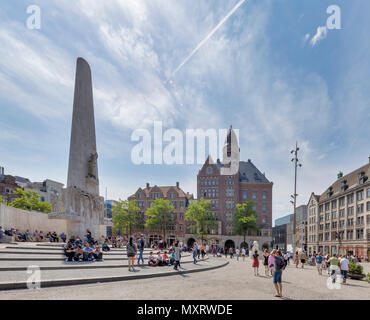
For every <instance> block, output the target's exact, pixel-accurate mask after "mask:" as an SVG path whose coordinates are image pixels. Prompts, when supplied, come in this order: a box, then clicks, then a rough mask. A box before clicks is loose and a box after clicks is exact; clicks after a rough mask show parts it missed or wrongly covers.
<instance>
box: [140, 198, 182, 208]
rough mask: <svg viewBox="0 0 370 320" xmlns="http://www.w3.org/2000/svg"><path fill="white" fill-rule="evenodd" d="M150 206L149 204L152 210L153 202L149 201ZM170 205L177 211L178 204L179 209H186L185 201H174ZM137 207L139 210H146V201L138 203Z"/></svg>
mask: <svg viewBox="0 0 370 320" xmlns="http://www.w3.org/2000/svg"><path fill="white" fill-rule="evenodd" d="M148 204H149V208H151V207H152V205H153V201H148ZM170 204H171V206H174V207H175V209H177V204H178V205H179V208H184V207H185V201H184V200H180V201H176V200H172V201H170ZM136 205H137V206H138V207H139V208H145V201H136Z"/></svg>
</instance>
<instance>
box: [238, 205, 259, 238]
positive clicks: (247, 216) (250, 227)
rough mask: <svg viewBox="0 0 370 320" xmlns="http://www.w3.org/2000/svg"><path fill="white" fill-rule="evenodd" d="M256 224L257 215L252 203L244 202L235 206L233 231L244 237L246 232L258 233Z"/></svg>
mask: <svg viewBox="0 0 370 320" xmlns="http://www.w3.org/2000/svg"><path fill="white" fill-rule="evenodd" d="M259 230H260V229H259V227H258V224H257V214H256V211H255V210H254V202H253V201H245V202H243V203H238V204H237V205H236V211H235V213H234V231H235V233H236V234H238V235H242V236H243V237H244V242H245V237H246V235H247V232H248V231H259Z"/></svg>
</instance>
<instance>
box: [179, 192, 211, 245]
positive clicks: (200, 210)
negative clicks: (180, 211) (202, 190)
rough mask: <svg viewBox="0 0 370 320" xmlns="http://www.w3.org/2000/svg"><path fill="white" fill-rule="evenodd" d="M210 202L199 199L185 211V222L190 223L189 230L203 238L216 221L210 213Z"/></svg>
mask: <svg viewBox="0 0 370 320" xmlns="http://www.w3.org/2000/svg"><path fill="white" fill-rule="evenodd" d="M211 206H212V204H211V201H210V200H204V198H201V199H200V200H198V201H192V202H191V203H190V205H189V207H188V209H187V210H186V214H185V220H187V221H189V222H192V224H191V225H190V226H189V228H190V229H191V230H192V231H193V232H195V233H197V234H198V235H199V236H201V237H202V242H203V237H204V236H205V235H207V234H210V228H212V227H214V226H215V225H216V219H215V217H214V216H213V213H212V211H211Z"/></svg>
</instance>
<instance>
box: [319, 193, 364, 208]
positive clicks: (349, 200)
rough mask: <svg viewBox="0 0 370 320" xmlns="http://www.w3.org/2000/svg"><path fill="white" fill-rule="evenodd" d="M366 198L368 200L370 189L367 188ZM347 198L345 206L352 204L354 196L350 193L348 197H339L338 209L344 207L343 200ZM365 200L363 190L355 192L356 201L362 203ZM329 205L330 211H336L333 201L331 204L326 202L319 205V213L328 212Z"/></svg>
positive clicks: (335, 202)
mask: <svg viewBox="0 0 370 320" xmlns="http://www.w3.org/2000/svg"><path fill="white" fill-rule="evenodd" d="M366 197H367V198H370V188H368V189H367V190H366ZM346 198H347V205H348V204H352V203H353V202H354V194H353V193H351V194H349V195H347V196H346V197H345V196H343V197H340V198H339V199H338V201H339V207H344V206H345V199H346ZM364 199H365V191H364V190H359V191H357V192H356V200H357V201H362V200H364ZM330 205H331V209H336V208H337V200H333V201H331V202H327V203H325V204H321V205H320V206H319V212H320V213H322V212H324V209H325V211H329V210H330Z"/></svg>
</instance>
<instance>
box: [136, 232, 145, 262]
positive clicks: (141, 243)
mask: <svg viewBox="0 0 370 320" xmlns="http://www.w3.org/2000/svg"><path fill="white" fill-rule="evenodd" d="M137 245H138V249H139V258H138V259H137V264H138V265H139V264H140V261H142V264H144V258H143V253H144V248H145V240H144V235H143V234H142V235H141V236H140V239H139V241H138V244H137Z"/></svg>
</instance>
